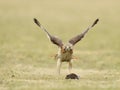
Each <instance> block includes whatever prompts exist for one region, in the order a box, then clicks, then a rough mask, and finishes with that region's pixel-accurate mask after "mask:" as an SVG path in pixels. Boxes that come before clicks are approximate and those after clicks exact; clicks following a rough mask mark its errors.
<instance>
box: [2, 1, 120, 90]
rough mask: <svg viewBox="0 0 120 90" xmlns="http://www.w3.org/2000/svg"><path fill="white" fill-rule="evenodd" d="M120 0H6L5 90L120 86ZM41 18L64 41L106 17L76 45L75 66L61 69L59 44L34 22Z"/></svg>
mask: <svg viewBox="0 0 120 90" xmlns="http://www.w3.org/2000/svg"><path fill="white" fill-rule="evenodd" d="M119 3H120V1H119V0H99V1H98V0H90V1H88V0H74V1H70V0H60V1H57V0H49V1H48V0H34V1H33V0H10V1H9V0H1V1H0V90H61V89H62V90H68V89H69V90H101V89H102V90H119V89H120V86H119V85H120V72H119V70H120V51H119V50H120V40H119V36H120V30H119V28H120V25H119V23H120V18H119V16H120V5H119ZM33 18H37V19H38V20H39V21H40V22H41V23H42V24H43V26H44V27H46V28H47V29H48V31H49V32H50V33H52V34H53V35H56V36H58V37H60V38H61V39H62V40H63V41H64V42H66V41H68V40H69V39H70V38H71V37H73V36H75V35H77V34H78V33H81V32H82V31H83V30H84V29H85V28H86V27H87V26H88V25H90V24H91V23H92V22H93V21H94V20H95V19H96V18H99V19H100V22H99V23H98V24H97V25H96V26H95V27H94V28H93V29H92V30H91V31H90V32H89V33H87V35H86V36H85V38H84V39H83V40H82V41H81V42H79V43H78V44H77V45H76V46H75V47H74V56H76V57H77V58H78V59H77V60H74V61H73V70H72V71H73V72H74V73H77V74H78V75H79V76H80V80H65V79H64V78H65V75H66V74H68V70H67V66H68V65H67V63H63V66H62V69H61V75H60V76H58V75H57V74H56V61H55V60H54V58H53V57H51V56H52V55H54V54H56V52H57V47H56V46H55V45H53V44H51V42H49V40H48V39H47V37H46V35H45V33H44V32H43V31H42V30H39V28H38V27H37V26H36V25H35V24H34V23H33Z"/></svg>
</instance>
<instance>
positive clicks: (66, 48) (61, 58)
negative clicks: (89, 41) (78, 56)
mask: <svg viewBox="0 0 120 90" xmlns="http://www.w3.org/2000/svg"><path fill="white" fill-rule="evenodd" d="M98 21H99V19H96V20H95V21H94V22H93V24H92V25H90V26H89V27H88V28H87V29H85V30H84V31H83V32H82V33H81V34H78V35H77V36H75V37H73V38H71V39H70V40H69V41H68V42H67V44H64V43H63V42H62V40H61V39H59V38H57V37H55V36H53V35H51V34H50V33H49V32H48V31H47V30H46V29H45V28H44V27H43V26H42V25H41V24H40V22H39V21H38V20H37V19H36V18H34V23H36V24H37V26H39V27H40V28H41V29H42V30H43V31H44V32H45V33H46V35H47V37H48V38H49V40H50V41H51V42H52V43H53V44H55V45H57V46H58V47H59V50H58V53H57V54H56V56H55V57H56V58H57V73H58V74H60V68H61V64H62V62H68V64H69V67H68V69H69V73H71V69H72V62H71V60H72V56H73V46H74V45H75V44H76V43H77V42H79V41H80V40H81V39H82V38H83V37H84V36H85V34H86V33H87V32H88V31H89V30H90V29H91V28H92V27H94V26H95V25H96V24H97V22H98Z"/></svg>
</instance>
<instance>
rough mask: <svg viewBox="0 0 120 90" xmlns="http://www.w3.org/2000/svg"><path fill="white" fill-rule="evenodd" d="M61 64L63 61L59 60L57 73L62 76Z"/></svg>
mask: <svg viewBox="0 0 120 90" xmlns="http://www.w3.org/2000/svg"><path fill="white" fill-rule="evenodd" d="M61 64H62V62H61V59H58V60H57V73H58V74H60V68H61Z"/></svg>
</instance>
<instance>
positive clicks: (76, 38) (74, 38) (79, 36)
mask: <svg viewBox="0 0 120 90" xmlns="http://www.w3.org/2000/svg"><path fill="white" fill-rule="evenodd" d="M98 21H99V19H96V20H95V21H94V23H93V24H92V25H91V26H89V27H88V28H87V29H86V30H85V31H84V32H82V33H81V34H79V35H77V36H75V37H73V38H72V39H70V40H69V43H71V44H72V45H75V44H76V43H77V42H79V41H80V40H81V39H82V38H83V37H84V35H85V34H86V33H87V32H88V31H89V30H90V29H91V28H92V27H94V25H95V24H97V22H98Z"/></svg>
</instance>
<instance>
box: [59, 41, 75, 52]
mask: <svg viewBox="0 0 120 90" xmlns="http://www.w3.org/2000/svg"><path fill="white" fill-rule="evenodd" d="M61 52H62V53H66V52H70V53H73V45H72V44H70V43H67V44H65V45H63V46H62V48H61Z"/></svg>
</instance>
